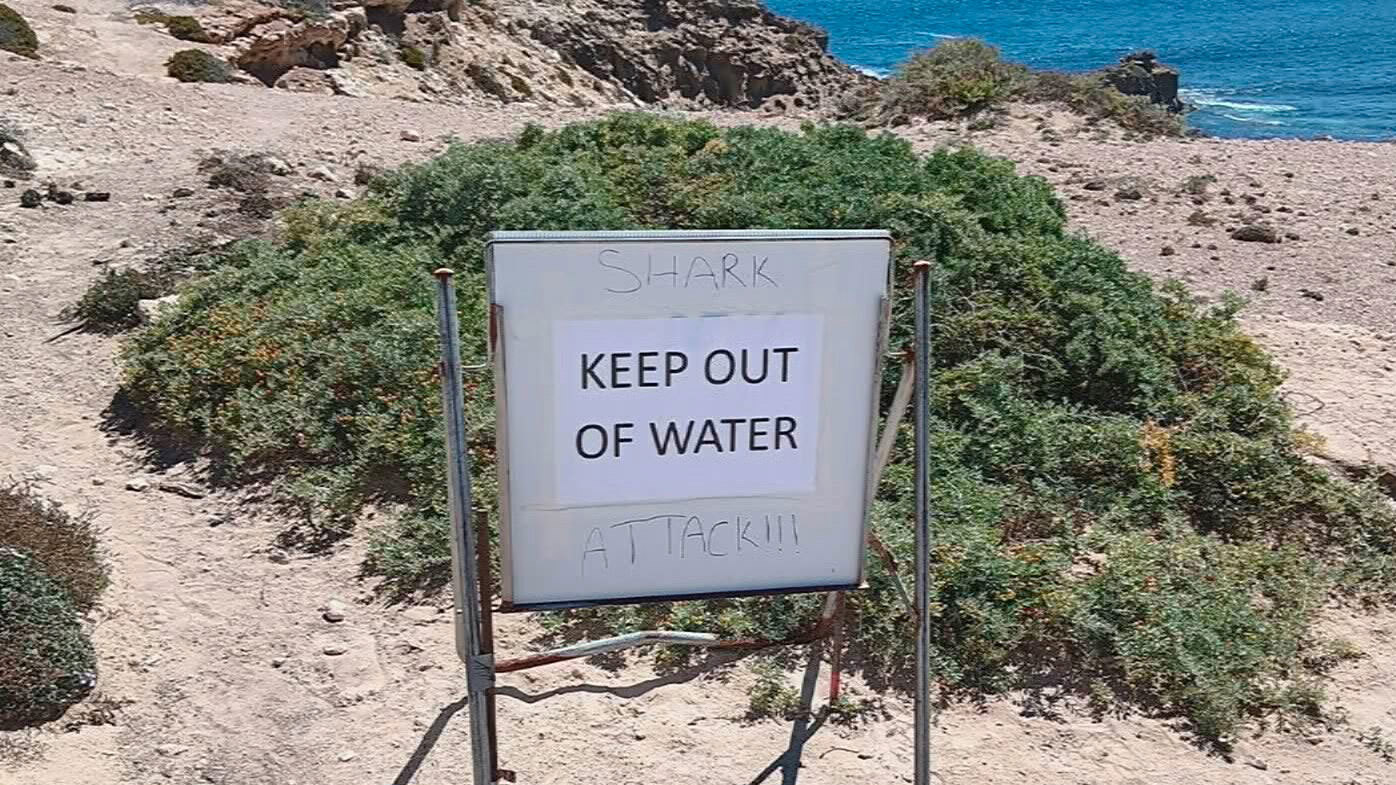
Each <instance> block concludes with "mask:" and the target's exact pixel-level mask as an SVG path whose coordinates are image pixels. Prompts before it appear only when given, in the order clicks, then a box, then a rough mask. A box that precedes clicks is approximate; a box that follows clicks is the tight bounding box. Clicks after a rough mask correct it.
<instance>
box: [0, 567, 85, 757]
mask: <svg viewBox="0 0 1396 785" xmlns="http://www.w3.org/2000/svg"><path fill="white" fill-rule="evenodd" d="M96 671H97V664H96V657H95V655H94V654H93V651H92V643H91V641H89V640H88V639H87V636H86V635H85V634H84V633H83V630H82V621H81V619H80V618H79V616H78V611H77V608H76V607H74V604H73V600H72V598H71V597H70V596H69V595H68V593H67V592H65V591H64V590H63V588H62V586H60V585H59V584H58V583H57V582H56V581H54V580H52V579H51V578H49V577H48V575H46V574H45V573H44V570H43V568H42V566H41V565H40V564H39V563H38V562H37V561H36V560H35V558H34V557H32V556H30V555H28V554H26V553H24V552H23V551H20V550H16V549H14V548H10V547H7V546H0V730H14V729H16V728H21V727H24V726H26V725H34V724H38V723H42V722H48V721H51V720H54V719H57V718H58V717H60V716H62V714H63V712H64V711H65V710H67V708H68V706H70V705H72V704H73V703H76V702H77V701H79V700H81V699H82V698H83V696H85V695H86V694H87V693H88V692H90V691H91V690H92V687H93V685H94V684H95V683H96Z"/></svg>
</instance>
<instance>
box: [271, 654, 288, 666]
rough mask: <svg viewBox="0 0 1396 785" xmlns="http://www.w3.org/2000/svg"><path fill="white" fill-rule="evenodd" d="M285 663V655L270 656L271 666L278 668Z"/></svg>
mask: <svg viewBox="0 0 1396 785" xmlns="http://www.w3.org/2000/svg"><path fill="white" fill-rule="evenodd" d="M285 664H286V658H285V657H272V658H271V666H272V667H273V668H280V667H281V666H282V665H285Z"/></svg>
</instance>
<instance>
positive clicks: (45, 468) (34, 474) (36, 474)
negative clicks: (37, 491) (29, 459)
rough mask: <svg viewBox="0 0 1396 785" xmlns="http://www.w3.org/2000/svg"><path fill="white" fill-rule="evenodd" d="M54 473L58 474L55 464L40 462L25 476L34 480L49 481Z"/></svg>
mask: <svg viewBox="0 0 1396 785" xmlns="http://www.w3.org/2000/svg"><path fill="white" fill-rule="evenodd" d="M55 474H58V467H57V466H51V465H49V464H47V463H41V464H39V465H38V466H35V467H34V468H33V469H31V470H30V471H29V474H28V475H26V476H27V477H28V478H29V479H31V480H34V481H35V482H51V481H52V480H53V476H54V475H55Z"/></svg>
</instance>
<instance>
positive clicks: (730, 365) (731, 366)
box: [703, 349, 737, 384]
mask: <svg viewBox="0 0 1396 785" xmlns="http://www.w3.org/2000/svg"><path fill="white" fill-rule="evenodd" d="M719 356H721V357H726V358H727V375H726V376H724V377H722V381H718V380H717V379H715V378H713V358H714V357H719ZM703 375H704V376H706V377H707V378H708V383H709V384H726V383H728V382H730V381H732V377H733V376H736V375H737V358H736V357H733V356H732V353H731V352H729V351H727V350H726V349H714V350H713V351H712V352H711V353H710V354H708V359H707V360H705V361H704V362H703Z"/></svg>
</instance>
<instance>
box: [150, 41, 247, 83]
mask: <svg viewBox="0 0 1396 785" xmlns="http://www.w3.org/2000/svg"><path fill="white" fill-rule="evenodd" d="M165 71H166V73H168V74H169V75H170V76H173V77H174V78H175V79H178V80H179V81H181V82H230V81H232V69H231V68H229V66H228V64H227V63H225V62H223V61H222V60H219V59H218V58H217V57H214V56H213V55H211V54H209V53H208V52H205V51H204V50H202V49H183V50H180V51H178V52H175V53H174V54H173V55H171V56H170V59H169V60H168V61H166V63H165Z"/></svg>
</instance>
